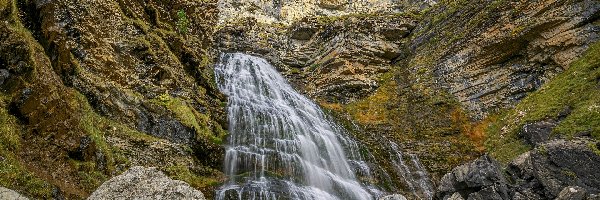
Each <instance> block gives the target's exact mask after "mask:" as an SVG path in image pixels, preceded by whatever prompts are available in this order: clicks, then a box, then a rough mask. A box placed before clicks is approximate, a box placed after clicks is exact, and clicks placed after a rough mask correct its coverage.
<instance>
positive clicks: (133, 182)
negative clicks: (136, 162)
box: [88, 166, 205, 200]
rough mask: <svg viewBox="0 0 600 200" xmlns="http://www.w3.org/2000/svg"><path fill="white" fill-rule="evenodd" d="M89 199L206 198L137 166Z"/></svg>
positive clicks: (189, 188)
mask: <svg viewBox="0 0 600 200" xmlns="http://www.w3.org/2000/svg"><path fill="white" fill-rule="evenodd" d="M88 199H89V200H95V199H98V200H100V199H199V200H204V199H205V198H204V195H203V194H202V193H201V192H200V191H198V190H196V189H194V188H192V187H191V186H190V185H188V184H187V183H185V182H183V181H178V180H173V179H170V178H169V177H167V176H166V175H165V174H163V173H162V172H161V171H159V170H158V169H156V168H152V167H150V168H145V167H141V166H135V167H131V168H130V169H129V170H127V171H126V172H124V173H123V174H121V175H119V176H116V177H113V178H111V179H110V180H108V181H106V182H105V183H103V184H102V185H101V186H100V187H99V188H98V189H97V190H96V191H95V192H94V193H92V195H91V196H90V197H89V198H88Z"/></svg>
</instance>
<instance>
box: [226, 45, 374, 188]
mask: <svg viewBox="0 0 600 200" xmlns="http://www.w3.org/2000/svg"><path fill="white" fill-rule="evenodd" d="M215 72H216V78H217V82H218V86H219V89H220V90H221V91H222V92H223V93H225V94H226V95H228V96H229V103H228V112H229V134H230V135H229V139H228V145H227V147H226V149H227V150H226V155H225V163H224V164H225V173H226V174H227V176H228V178H229V181H228V182H227V183H226V184H225V185H224V186H223V187H222V188H220V190H219V191H217V199H327V200H332V199H340V200H350V199H373V195H372V194H371V193H373V194H376V189H365V188H368V187H363V186H361V184H360V183H359V182H358V181H357V178H356V175H355V174H354V173H353V171H354V170H357V171H358V173H362V174H369V173H370V172H369V169H368V167H366V166H365V165H364V163H362V162H361V161H360V160H356V159H355V158H357V157H360V155H355V154H358V153H357V148H358V147H356V146H357V145H356V143H354V142H352V141H351V140H349V139H348V138H347V137H346V136H345V135H344V133H343V131H341V128H339V127H338V126H337V125H335V123H333V122H331V121H330V120H328V118H327V116H326V115H325V114H324V113H323V112H322V111H321V110H320V108H319V107H318V106H317V105H316V104H315V103H313V102H312V101H310V100H309V99H307V98H306V97H304V96H302V95H301V94H298V93H297V92H295V91H294V89H292V87H291V86H290V85H289V84H288V83H287V81H286V80H285V79H284V78H283V77H282V76H281V75H279V73H278V72H277V71H276V70H275V69H274V68H273V67H272V66H271V65H270V64H268V63H267V61H265V60H264V59H261V58H258V57H254V56H249V55H245V54H240V53H230V54H224V55H222V56H221V61H220V64H218V65H217V66H216V68H215ZM349 158H350V159H349ZM351 166H353V167H351ZM356 168H359V169H356ZM360 168H362V169H360ZM353 169H354V170H353Z"/></svg>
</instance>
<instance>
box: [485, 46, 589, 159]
mask: <svg viewBox="0 0 600 200" xmlns="http://www.w3.org/2000/svg"><path fill="white" fill-rule="evenodd" d="M599 81H600V42H598V43H596V44H593V45H591V46H590V48H589V49H588V51H587V52H586V53H585V54H584V55H583V56H582V57H581V58H580V59H578V60H577V61H575V62H573V63H572V64H571V65H570V67H569V68H568V69H567V70H566V71H565V72H563V73H562V74H560V75H558V76H557V77H556V78H554V79H553V80H551V81H550V82H548V83H547V84H545V85H544V86H542V88H540V89H539V90H538V91H536V92H533V93H532V94H530V95H529V96H528V97H526V98H525V99H523V101H521V102H520V103H519V104H517V106H515V108H513V109H511V110H509V111H506V112H504V113H501V114H498V115H497V116H498V121H497V122H495V123H493V124H492V126H490V127H489V128H488V129H487V131H486V132H487V141H486V147H487V149H488V150H489V151H490V152H491V153H492V155H493V156H495V157H497V158H498V160H503V161H508V160H510V159H512V158H514V157H516V156H517V155H518V153H521V152H522V150H521V149H525V145H524V144H522V142H521V141H520V140H519V139H518V138H517V136H516V135H517V134H518V132H519V130H520V129H521V127H523V125H525V124H526V123H530V122H537V121H541V120H544V119H557V118H558V117H559V115H560V114H561V113H563V112H564V111H565V110H570V114H568V115H567V116H566V117H565V118H564V119H563V120H562V121H560V123H559V124H558V126H557V127H556V128H555V129H554V130H553V134H557V135H561V136H563V137H565V138H571V137H572V136H574V135H575V134H578V133H590V134H591V135H592V137H594V138H595V139H600V82H599ZM516 147H518V148H517V149H520V150H521V151H515V150H514V148H516ZM500 158H502V159H500Z"/></svg>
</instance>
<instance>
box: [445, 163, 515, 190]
mask: <svg viewBox="0 0 600 200" xmlns="http://www.w3.org/2000/svg"><path fill="white" fill-rule="evenodd" d="M456 193H458V194H460V196H461V198H464V199H508V189H507V187H506V179H505V178H504V175H502V171H501V168H500V165H499V164H498V162H496V161H495V160H494V159H493V158H491V157H489V156H488V155H484V156H482V157H480V158H478V159H477V160H475V161H473V162H471V163H467V164H464V165H461V166H458V167H456V168H454V169H453V170H452V172H450V173H448V174H446V175H444V177H442V180H441V183H440V185H439V187H438V192H437V194H436V197H437V198H439V199H449V198H450V197H452V196H454V198H455V199H456V198H458V196H457V195H456Z"/></svg>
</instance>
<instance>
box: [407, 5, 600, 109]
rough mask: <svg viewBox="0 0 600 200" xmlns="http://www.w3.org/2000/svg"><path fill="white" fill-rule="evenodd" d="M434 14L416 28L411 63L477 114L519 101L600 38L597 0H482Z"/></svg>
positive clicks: (439, 10) (440, 8)
mask: <svg viewBox="0 0 600 200" xmlns="http://www.w3.org/2000/svg"><path fill="white" fill-rule="evenodd" d="M432 12H433V13H434V14H431V15H426V17H425V19H424V20H422V21H421V22H420V23H419V25H418V26H417V28H415V30H414V31H413V32H416V33H415V34H414V35H413V36H414V37H413V38H412V40H411V41H412V43H411V45H410V48H411V49H412V50H414V51H415V58H413V59H412V61H411V63H410V65H412V66H414V67H416V68H417V71H418V69H422V71H425V72H427V71H428V70H430V72H427V73H425V74H426V75H427V76H433V77H434V78H433V81H434V82H435V83H443V85H444V86H443V87H445V88H447V89H448V90H449V91H450V93H451V94H452V95H454V96H455V97H457V98H458V100H459V101H460V102H461V103H462V104H463V105H464V106H465V107H466V108H467V109H468V110H469V111H471V113H472V115H473V116H474V117H475V118H478V119H481V118H483V117H484V116H486V115H487V113H489V112H490V111H493V110H495V109H499V108H503V107H505V106H508V105H514V104H515V103H516V102H518V101H519V100H520V99H522V98H523V97H524V96H526V94H527V92H530V91H534V90H536V89H537V88H539V87H540V86H541V85H542V84H543V83H544V82H546V81H547V80H548V79H550V78H552V77H553V76H554V75H555V74H557V73H560V72H561V71H563V70H564V69H566V68H568V66H569V64H570V63H571V62H572V61H574V60H575V59H576V58H578V57H579V56H580V55H581V54H582V53H583V52H584V51H585V50H586V49H587V48H588V47H589V45H590V44H592V43H593V42H595V41H597V40H598V38H599V34H598V31H597V30H598V28H599V27H598V23H597V21H598V17H597V16H598V13H599V12H600V2H598V1H593V0H578V1H563V0H560V1H543V0H540V1H527V3H522V4H521V3H511V4H506V3H491V1H487V0H480V1H469V2H463V3H457V4H453V5H450V4H447V5H440V6H438V7H436V8H435V9H434V10H433V11H432ZM431 66H433V68H431Z"/></svg>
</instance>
